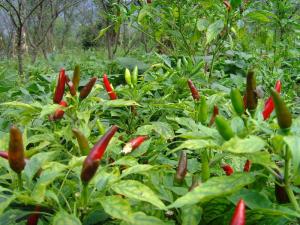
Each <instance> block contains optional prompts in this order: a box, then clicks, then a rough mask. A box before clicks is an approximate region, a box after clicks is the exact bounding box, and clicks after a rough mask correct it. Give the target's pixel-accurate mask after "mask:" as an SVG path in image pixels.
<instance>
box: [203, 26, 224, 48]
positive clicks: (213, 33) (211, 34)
mask: <svg viewBox="0 0 300 225" xmlns="http://www.w3.org/2000/svg"><path fill="white" fill-rule="evenodd" d="M223 27H224V22H223V20H217V21H216V22H214V23H213V24H210V25H209V27H208V28H207V32H206V45H207V44H209V43H210V42H211V41H212V40H214V39H215V38H216V37H217V36H218V35H219V34H220V33H221V31H222V30H223Z"/></svg>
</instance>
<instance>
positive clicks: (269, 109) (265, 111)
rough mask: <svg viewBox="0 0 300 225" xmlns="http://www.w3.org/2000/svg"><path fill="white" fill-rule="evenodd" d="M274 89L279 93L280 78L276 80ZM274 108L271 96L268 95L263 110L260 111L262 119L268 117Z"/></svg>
mask: <svg viewBox="0 0 300 225" xmlns="http://www.w3.org/2000/svg"><path fill="white" fill-rule="evenodd" d="M275 90H276V91H277V92H278V93H280V91H281V82H280V80H278V81H277V82H276V85H275ZM274 108H275V104H274V101H273V99H272V97H269V98H268V100H267V101H266V102H265V107H264V109H263V112H262V115H263V117H264V120H267V119H269V118H270V115H271V113H272V112H273V110H274Z"/></svg>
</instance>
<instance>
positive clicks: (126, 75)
mask: <svg viewBox="0 0 300 225" xmlns="http://www.w3.org/2000/svg"><path fill="white" fill-rule="evenodd" d="M125 81H126V83H127V84H128V85H129V86H132V82H131V74H130V71H129V69H127V68H126V69H125Z"/></svg>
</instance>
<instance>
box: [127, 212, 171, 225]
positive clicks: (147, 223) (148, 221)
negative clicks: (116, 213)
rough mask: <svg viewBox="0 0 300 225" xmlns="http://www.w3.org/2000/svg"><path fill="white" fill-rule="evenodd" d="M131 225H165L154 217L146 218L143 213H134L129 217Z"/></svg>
mask: <svg viewBox="0 0 300 225" xmlns="http://www.w3.org/2000/svg"><path fill="white" fill-rule="evenodd" d="M130 220H131V224H133V225H166V223H164V222H163V221H161V220H160V219H158V218H157V217H154V216H147V215H146V214H145V213H143V212H136V213H134V214H132V215H131V217H130Z"/></svg>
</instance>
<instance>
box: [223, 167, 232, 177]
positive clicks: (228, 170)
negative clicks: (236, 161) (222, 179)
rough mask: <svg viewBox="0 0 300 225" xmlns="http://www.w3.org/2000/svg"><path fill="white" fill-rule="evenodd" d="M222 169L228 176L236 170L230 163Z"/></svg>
mask: <svg viewBox="0 0 300 225" xmlns="http://www.w3.org/2000/svg"><path fill="white" fill-rule="evenodd" d="M222 169H223V170H224V172H225V173H226V175H227V176H230V175H231V174H233V172H234V171H233V168H232V167H231V166H230V165H228V164H224V165H222Z"/></svg>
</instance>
